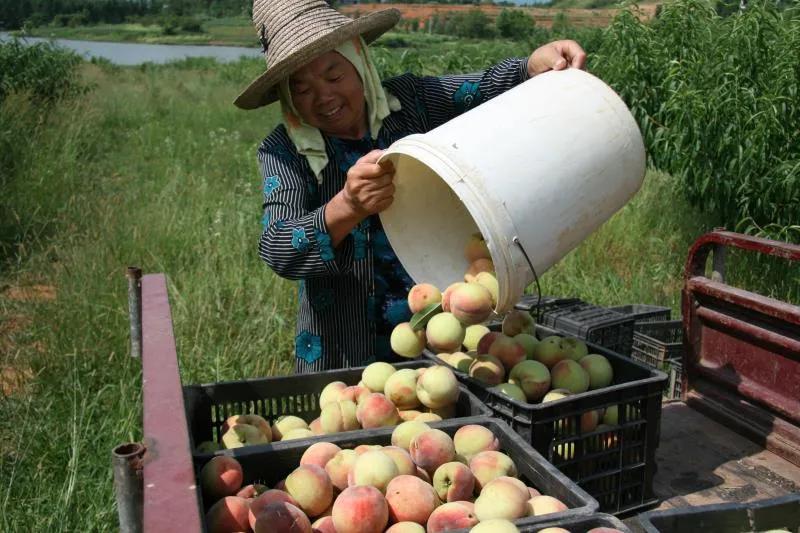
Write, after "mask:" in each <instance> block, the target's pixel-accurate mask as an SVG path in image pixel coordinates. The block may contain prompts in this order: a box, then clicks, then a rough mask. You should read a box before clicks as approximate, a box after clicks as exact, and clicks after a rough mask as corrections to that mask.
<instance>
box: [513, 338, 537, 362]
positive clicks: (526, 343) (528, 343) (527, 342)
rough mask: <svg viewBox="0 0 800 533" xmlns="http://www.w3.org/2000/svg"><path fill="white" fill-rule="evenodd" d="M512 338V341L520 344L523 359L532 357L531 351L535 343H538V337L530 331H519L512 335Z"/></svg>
mask: <svg viewBox="0 0 800 533" xmlns="http://www.w3.org/2000/svg"><path fill="white" fill-rule="evenodd" d="M512 338H513V339H514V342H516V343H517V344H519V345H520V346H522V349H523V350H525V359H533V351H534V349H535V348H536V345H537V344H539V339H537V338H536V337H535V336H534V335H532V334H530V333H520V334H519V335H514V337H512Z"/></svg>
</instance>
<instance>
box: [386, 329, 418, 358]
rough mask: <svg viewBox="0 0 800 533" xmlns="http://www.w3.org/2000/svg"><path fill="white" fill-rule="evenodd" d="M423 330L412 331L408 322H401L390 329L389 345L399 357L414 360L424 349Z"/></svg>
mask: <svg viewBox="0 0 800 533" xmlns="http://www.w3.org/2000/svg"><path fill="white" fill-rule="evenodd" d="M426 342H427V339H426V338H425V330H422V329H421V330H419V331H414V329H413V328H412V327H411V324H410V323H409V322H401V323H400V324H397V325H396V326H395V327H394V329H392V334H391V336H390V337H389V345H390V346H391V347H392V351H393V352H394V353H396V354H397V355H399V356H401V357H407V358H409V359H415V358H417V357H419V356H420V354H422V350H424V349H425V343H426Z"/></svg>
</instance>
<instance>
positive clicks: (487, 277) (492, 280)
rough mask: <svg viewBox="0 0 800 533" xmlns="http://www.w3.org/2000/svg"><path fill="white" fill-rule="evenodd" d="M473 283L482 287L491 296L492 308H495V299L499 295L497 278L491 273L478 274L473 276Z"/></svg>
mask: <svg viewBox="0 0 800 533" xmlns="http://www.w3.org/2000/svg"><path fill="white" fill-rule="evenodd" d="M474 281H475V283H477V284H479V285H483V286H484V287H486V290H488V291H489V294H491V295H492V308H494V307H496V306H497V297H498V295H499V294H500V284H499V283H498V282H497V276H495V275H494V274H493V273H492V272H478V275H477V276H475V280H474Z"/></svg>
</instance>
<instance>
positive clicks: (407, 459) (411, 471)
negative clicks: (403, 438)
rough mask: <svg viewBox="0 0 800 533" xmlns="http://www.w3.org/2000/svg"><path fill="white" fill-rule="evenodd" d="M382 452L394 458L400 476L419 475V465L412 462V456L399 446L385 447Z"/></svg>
mask: <svg viewBox="0 0 800 533" xmlns="http://www.w3.org/2000/svg"><path fill="white" fill-rule="evenodd" d="M381 451H382V452H383V453H385V454H386V455H388V456H389V457H391V458H392V461H394V464H395V465H396V466H397V473H398V475H401V476H403V475H406V476H414V475H416V474H417V465H415V464H414V461H412V460H411V454H409V453H408V451H407V450H404V449H403V448H400V447H399V446H384V447H383V448H381Z"/></svg>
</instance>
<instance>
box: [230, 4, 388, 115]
mask: <svg viewBox="0 0 800 533" xmlns="http://www.w3.org/2000/svg"><path fill="white" fill-rule="evenodd" d="M399 20H400V11H398V10H397V9H384V10H381V11H377V12H375V13H370V14H368V15H364V16H363V17H359V18H357V19H355V20H353V21H351V22H348V23H346V24H342V25H341V26H339V27H338V28H336V29H335V30H333V31H332V32H330V33H328V34H327V35H325V36H323V37H321V38H319V39H317V40H315V41H313V42H311V43H309V44H308V45H307V46H304V47H302V48H300V49H299V50H297V51H295V52H294V53H292V54H291V55H289V56H288V57H287V58H285V59H283V60H282V61H279V62H277V63H276V64H275V65H273V66H271V67H269V68H268V69H267V70H266V71H265V72H264V73H263V74H262V75H261V76H259V77H258V78H256V79H255V80H253V81H252V82H251V83H250V85H248V86H247V88H246V89H245V90H244V91H242V93H241V94H240V95H239V96H237V97H236V100H234V101H233V103H234V105H236V107H239V108H241V109H258V108H259V107H263V106H265V105H268V104H271V103H272V102H275V101H277V100H278V90H277V87H276V86H277V85H278V83H280V81H281V80H283V79H285V78H287V77H289V76H290V75H291V74H292V73H293V72H294V71H295V70H297V69H298V68H300V67H302V66H303V65H305V64H306V63H308V62H309V61H311V60H313V59H314V58H315V57H317V56H319V55H320V54H324V53H325V52H329V51H331V50H333V49H334V48H336V47H337V46H339V45H340V44H342V43H343V42H345V41H347V40H348V39H351V38H353V37H356V36H358V35H360V36H361V37H362V38H363V39H364V41H365V42H366V43H367V44H369V43H371V42H372V41H374V40H375V39H377V38H378V37H380V36H381V35H383V34H384V33H385V32H387V31H388V30H390V29H392V28H393V27H394V25H395V24H397V22H398V21H399Z"/></svg>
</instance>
